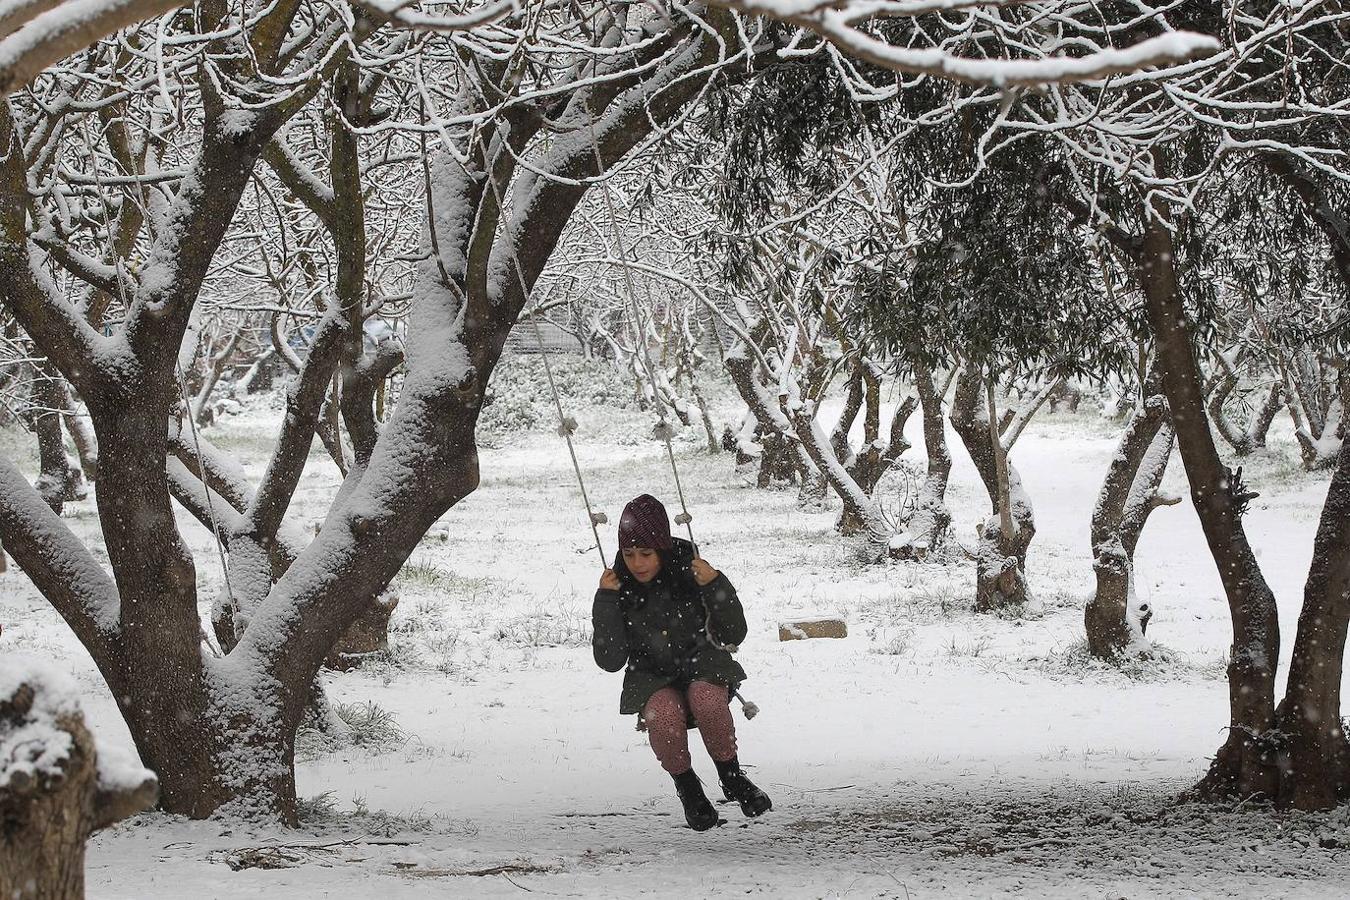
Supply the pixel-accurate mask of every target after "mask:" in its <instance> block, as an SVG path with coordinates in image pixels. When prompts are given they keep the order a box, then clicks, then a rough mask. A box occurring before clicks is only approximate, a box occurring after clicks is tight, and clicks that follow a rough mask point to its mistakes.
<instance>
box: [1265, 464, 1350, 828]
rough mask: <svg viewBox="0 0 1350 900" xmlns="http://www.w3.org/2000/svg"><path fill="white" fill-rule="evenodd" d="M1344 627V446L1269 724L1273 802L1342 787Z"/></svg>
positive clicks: (1349, 545) (1349, 573)
mask: <svg viewBox="0 0 1350 900" xmlns="http://www.w3.org/2000/svg"><path fill="white" fill-rule="evenodd" d="M1347 625H1350V445H1346V446H1342V448H1341V452H1340V460H1339V462H1338V464H1337V467H1336V473H1335V475H1334V476H1332V480H1331V487H1330V488H1329V489H1328V491H1327V499H1326V503H1325V505H1324V506H1323V508H1322V518H1321V522H1320V524H1319V525H1318V529H1317V538H1316V540H1315V541H1314V543H1313V561H1312V566H1311V568H1310V569H1309V572H1308V581H1307V584H1306V586H1305V588H1304V592H1303V609H1302V611H1301V612H1300V613H1299V619H1298V632H1297V634H1296V636H1295V638H1294V654H1293V659H1292V660H1291V661H1290V666H1289V682H1288V688H1287V690H1286V692H1285V696H1284V701H1283V702H1282V703H1281V704H1280V706H1279V709H1278V710H1277V711H1276V727H1277V728H1278V730H1279V732H1280V733H1281V734H1282V735H1284V738H1285V742H1284V753H1283V754H1281V756H1280V775H1281V783H1280V790H1279V793H1278V795H1277V797H1276V800H1277V801H1279V802H1280V803H1281V804H1287V805H1290V806H1294V807H1296V808H1298V809H1326V808H1329V807H1332V806H1335V805H1336V804H1337V803H1338V802H1339V801H1340V800H1341V799H1343V798H1344V797H1345V795H1346V792H1347V789H1348V788H1350V743H1347V739H1346V734H1345V729H1344V728H1343V726H1342V722H1341V672H1342V667H1343V663H1344V658H1345V642H1346V629H1347Z"/></svg>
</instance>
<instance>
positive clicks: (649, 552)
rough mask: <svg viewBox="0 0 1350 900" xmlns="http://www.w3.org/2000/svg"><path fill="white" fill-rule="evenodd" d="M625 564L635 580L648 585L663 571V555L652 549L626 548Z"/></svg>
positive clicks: (624, 554)
mask: <svg viewBox="0 0 1350 900" xmlns="http://www.w3.org/2000/svg"><path fill="white" fill-rule="evenodd" d="M623 564H624V565H626V566H627V567H628V571H630V572H632V573H633V577H634V578H636V579H637V580H638V581H640V582H642V583H643V584H646V583H647V582H649V581H651V580H652V579H653V578H655V577H656V575H657V573H658V572H660V571H661V554H659V553H657V552H656V551H655V550H653V549H651V548H650V547H625V548H624V551H623Z"/></svg>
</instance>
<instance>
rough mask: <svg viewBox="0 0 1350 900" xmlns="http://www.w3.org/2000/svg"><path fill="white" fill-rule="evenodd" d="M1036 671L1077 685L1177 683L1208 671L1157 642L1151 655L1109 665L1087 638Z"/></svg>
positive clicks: (1053, 655)
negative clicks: (1092, 682) (1090, 682)
mask: <svg viewBox="0 0 1350 900" xmlns="http://www.w3.org/2000/svg"><path fill="white" fill-rule="evenodd" d="M1036 668H1038V669H1039V670H1040V671H1041V672H1042V673H1043V674H1045V675H1047V676H1049V677H1051V678H1062V679H1065V680H1070V681H1075V682H1077V681H1084V680H1093V679H1097V680H1108V681H1109V680H1115V679H1126V680H1129V681H1175V680H1177V679H1179V678H1186V677H1193V676H1194V675H1195V674H1197V672H1200V673H1203V672H1205V671H1206V670H1207V669H1208V667H1205V668H1197V667H1196V666H1193V665H1192V664H1190V663H1188V662H1187V661H1186V659H1185V658H1184V657H1182V656H1181V654H1179V653H1177V652H1176V651H1174V650H1171V649H1169V648H1167V647H1165V646H1163V645H1162V644H1157V643H1155V644H1153V649H1152V652H1151V653H1150V654H1149V655H1146V656H1130V657H1125V658H1123V659H1120V660H1118V661H1116V662H1108V661H1107V660H1104V659H1098V658H1097V657H1095V656H1093V655H1092V654H1091V653H1089V652H1088V644H1087V639H1086V638H1081V639H1079V640H1077V641H1074V642H1073V643H1072V644H1069V645H1068V646H1067V647H1065V648H1064V649H1063V650H1052V651H1051V652H1050V653H1049V654H1048V655H1047V656H1046V657H1044V658H1043V659H1041V660H1039V664H1038V665H1037V667H1036Z"/></svg>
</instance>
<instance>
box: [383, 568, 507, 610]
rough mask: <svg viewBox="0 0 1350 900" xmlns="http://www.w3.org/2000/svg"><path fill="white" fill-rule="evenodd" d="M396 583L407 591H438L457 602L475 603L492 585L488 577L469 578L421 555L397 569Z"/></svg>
mask: <svg viewBox="0 0 1350 900" xmlns="http://www.w3.org/2000/svg"><path fill="white" fill-rule="evenodd" d="M395 581H396V583H397V584H398V585H399V586H400V587H402V588H404V589H405V590H409V591H414V592H415V591H418V590H420V591H423V592H428V591H438V592H439V593H440V594H442V595H449V596H453V597H454V598H455V599H456V600H457V601H458V602H463V603H468V604H477V603H479V602H480V601H482V600H483V599H484V598H486V597H487V595H488V593H489V590H490V588H491V586H492V580H491V579H490V578H470V577H466V576H463V575H458V574H456V573H454V572H451V571H449V570H448V569H442V568H441V567H440V566H438V565H436V564H435V563H434V562H432V561H431V560H429V559H427V558H425V557H422V558H419V559H415V560H411V559H410V560H409V561H408V562H406V563H404V564H403V568H402V569H400V570H399V573H398V577H397V578H396V579H395Z"/></svg>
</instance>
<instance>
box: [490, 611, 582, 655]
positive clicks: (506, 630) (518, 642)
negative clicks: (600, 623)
mask: <svg viewBox="0 0 1350 900" xmlns="http://www.w3.org/2000/svg"><path fill="white" fill-rule="evenodd" d="M492 636H493V638H494V639H495V640H497V641H498V642H501V643H505V644H512V645H515V646H518V647H589V646H590V643H591V620H590V615H589V614H588V613H587V614H583V613H582V612H581V611H579V610H578V609H577V608H576V606H575V604H573V605H571V606H567V605H564V604H562V603H558V604H556V605H553V604H549V603H548V602H547V601H546V600H543V601H540V602H539V603H537V604H536V605H535V607H534V609H532V610H530V611H529V612H527V613H525V614H524V615H522V616H515V617H512V618H509V619H506V620H505V621H503V622H501V623H499V624H498V625H497V626H496V627H495V628H494V629H493V633H492Z"/></svg>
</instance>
